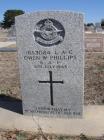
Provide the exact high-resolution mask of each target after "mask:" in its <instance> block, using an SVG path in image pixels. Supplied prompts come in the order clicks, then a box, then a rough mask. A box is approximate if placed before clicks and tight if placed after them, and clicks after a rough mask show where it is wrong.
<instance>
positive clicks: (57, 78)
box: [16, 11, 84, 118]
mask: <svg viewBox="0 0 104 140" xmlns="http://www.w3.org/2000/svg"><path fill="white" fill-rule="evenodd" d="M83 26H84V24H83V15H82V14H80V13H73V12H64V11H63V12H61V11H52V12H48V11H47V12H34V13H31V14H24V15H21V16H18V17H16V31H17V47H18V56H19V64H20V78H21V92H22V99H23V111H24V114H26V115H38V116H50V117H68V118H80V117H82V114H83V92H84V88H83V87H84V74H83V73H84V56H83V52H84V41H83V37H84V35H83V33H84V32H83V31H84V30H83V29H84V27H83Z"/></svg>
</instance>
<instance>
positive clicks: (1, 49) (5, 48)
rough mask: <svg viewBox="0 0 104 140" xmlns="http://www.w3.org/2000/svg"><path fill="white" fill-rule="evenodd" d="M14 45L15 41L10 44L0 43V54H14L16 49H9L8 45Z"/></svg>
mask: <svg viewBox="0 0 104 140" xmlns="http://www.w3.org/2000/svg"><path fill="white" fill-rule="evenodd" d="M13 44H16V42H15V41H10V42H0V52H14V51H16V50H17V49H16V47H9V46H10V45H13Z"/></svg>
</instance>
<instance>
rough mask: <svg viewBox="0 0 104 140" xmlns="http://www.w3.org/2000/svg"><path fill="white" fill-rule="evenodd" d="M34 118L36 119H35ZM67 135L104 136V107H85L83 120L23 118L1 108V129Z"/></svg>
mask: <svg viewBox="0 0 104 140" xmlns="http://www.w3.org/2000/svg"><path fill="white" fill-rule="evenodd" d="M33 118H34V119H33ZM39 125H40V126H41V128H42V130H43V132H47V133H55V134H67V135H79V134H81V133H83V134H85V135H88V136H102V135H104V106H96V105H95V106H85V109H84V117H83V119H55V118H41V117H28V116H23V115H20V114H17V113H14V112H11V111H8V110H5V109H2V108H0V128H3V129H14V128H16V129H20V130H28V131H37V130H38V128H39V127H38V126H39Z"/></svg>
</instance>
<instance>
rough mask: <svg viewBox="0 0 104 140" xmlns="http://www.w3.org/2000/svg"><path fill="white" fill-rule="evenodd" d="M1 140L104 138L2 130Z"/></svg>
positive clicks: (90, 139) (102, 139)
mask: <svg viewBox="0 0 104 140" xmlns="http://www.w3.org/2000/svg"><path fill="white" fill-rule="evenodd" d="M0 140H104V136H101V137H88V136H85V135H84V134H80V135H79V136H63V135H54V134H44V133H43V132H42V130H41V129H40V130H39V132H38V133H35V132H25V131H18V130H16V129H15V130H14V131H13V130H12V131H10V130H5V131H4V130H1V131H0Z"/></svg>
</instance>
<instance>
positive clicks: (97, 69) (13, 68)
mask: <svg viewBox="0 0 104 140" xmlns="http://www.w3.org/2000/svg"><path fill="white" fill-rule="evenodd" d="M8 48H16V45H15V44H12V45H9V46H7V50H8ZM15 50H16V49H15ZM84 99H85V100H84V104H85V105H95V106H96V105H104V53H103V52H86V53H85V95H84ZM1 101H4V102H1ZM5 101H6V102H7V105H6V102H5ZM21 102H22V101H21V94H20V79H19V67H18V61H17V52H16V51H3V50H2V51H1V52H0V107H1V108H5V109H7V110H11V111H14V112H18V113H22V110H20V109H19V110H18V109H17V108H16V106H18V107H19V108H21V106H22V104H21ZM8 103H11V105H9V106H8ZM14 103H15V106H14V108H13V107H11V106H12V105H14ZM4 111H5V110H4ZM1 113H2V114H3V112H2V111H1ZM4 116H5V117H6V113H4ZM5 117H4V118H5ZM8 118H9V116H8ZM97 119H100V118H97ZM11 121H12V120H11ZM17 123H18V122H17ZM34 123H35V122H34ZM102 123H103V122H102ZM8 124H9V123H8ZM95 129H97V128H95ZM37 130H38V131H37V133H36V132H35V130H34V132H29V131H19V130H17V129H15V128H14V130H6V129H0V140H34V139H35V140H40V139H44V140H103V139H104V137H103V136H101V137H100V136H98V137H91V136H87V135H85V134H80V135H77V136H63V135H55V134H46V133H43V131H42V129H41V128H40V127H38V129H37ZM92 131H94V130H92Z"/></svg>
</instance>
